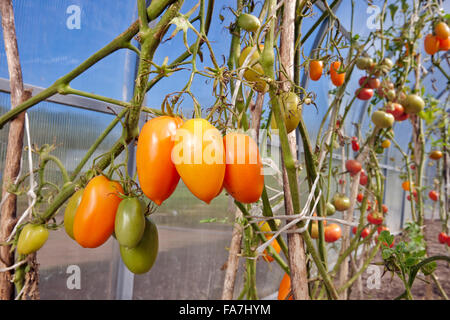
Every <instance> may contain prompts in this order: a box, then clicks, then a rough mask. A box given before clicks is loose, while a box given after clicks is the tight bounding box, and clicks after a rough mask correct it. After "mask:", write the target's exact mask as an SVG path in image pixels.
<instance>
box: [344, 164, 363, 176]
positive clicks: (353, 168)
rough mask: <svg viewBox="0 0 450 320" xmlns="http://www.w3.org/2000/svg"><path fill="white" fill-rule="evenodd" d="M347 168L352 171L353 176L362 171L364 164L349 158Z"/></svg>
mask: <svg viewBox="0 0 450 320" xmlns="http://www.w3.org/2000/svg"><path fill="white" fill-rule="evenodd" d="M345 168H346V169H347V171H348V172H350V175H352V176H353V175H355V174H357V173H358V172H360V171H361V169H362V165H361V163H360V162H359V161H357V160H347V161H345Z"/></svg>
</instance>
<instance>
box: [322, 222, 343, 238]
mask: <svg viewBox="0 0 450 320" xmlns="http://www.w3.org/2000/svg"><path fill="white" fill-rule="evenodd" d="M341 234H342V231H341V227H340V226H339V225H338V224H336V223H331V224H330V225H328V226H326V227H325V241H326V242H335V241H337V240H339V239H340V238H341Z"/></svg>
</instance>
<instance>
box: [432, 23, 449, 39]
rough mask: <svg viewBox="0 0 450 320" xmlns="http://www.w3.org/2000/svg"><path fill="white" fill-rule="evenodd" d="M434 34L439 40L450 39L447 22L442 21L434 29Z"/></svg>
mask: <svg viewBox="0 0 450 320" xmlns="http://www.w3.org/2000/svg"><path fill="white" fill-rule="evenodd" d="M434 33H435V34H436V36H437V37H438V38H439V39H441V40H445V39H447V38H448V37H450V28H449V27H448V25H447V24H446V23H445V22H443V21H441V22H438V23H437V24H436V26H435V27H434Z"/></svg>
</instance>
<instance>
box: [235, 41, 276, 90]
mask: <svg viewBox="0 0 450 320" xmlns="http://www.w3.org/2000/svg"><path fill="white" fill-rule="evenodd" d="M259 48H260V50H261V52H262V51H263V50H264V45H262V44H261V45H260V46H259ZM252 50H253V48H252V47H246V48H244V50H242V52H241V55H240V56H239V66H240V67H242V65H243V64H244V61H245V59H246V58H247V56H248V55H249V54H250V52H251V51H252ZM259 58H260V54H259V52H258V50H255V52H254V53H253V55H252V56H251V58H250V61H249V63H248V64H247V69H246V70H245V71H244V78H245V79H246V80H247V81H249V82H252V83H254V84H255V90H256V91H260V92H264V91H267V90H268V88H269V85H268V84H267V83H266V82H265V81H264V79H263V78H262V75H264V69H263V67H262V66H261V64H260V63H259V62H258V61H259ZM250 68H251V69H253V70H251V69H250Z"/></svg>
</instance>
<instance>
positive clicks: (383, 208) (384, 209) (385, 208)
mask: <svg viewBox="0 0 450 320" xmlns="http://www.w3.org/2000/svg"><path fill="white" fill-rule="evenodd" d="M381 209H382V210H383V213H388V207H387V205H385V204H382V205H381Z"/></svg>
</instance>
